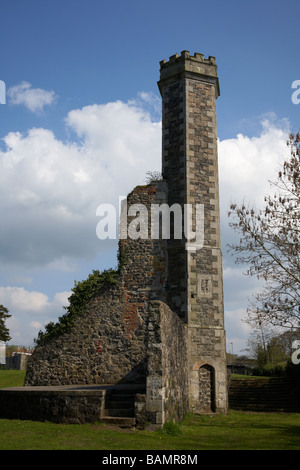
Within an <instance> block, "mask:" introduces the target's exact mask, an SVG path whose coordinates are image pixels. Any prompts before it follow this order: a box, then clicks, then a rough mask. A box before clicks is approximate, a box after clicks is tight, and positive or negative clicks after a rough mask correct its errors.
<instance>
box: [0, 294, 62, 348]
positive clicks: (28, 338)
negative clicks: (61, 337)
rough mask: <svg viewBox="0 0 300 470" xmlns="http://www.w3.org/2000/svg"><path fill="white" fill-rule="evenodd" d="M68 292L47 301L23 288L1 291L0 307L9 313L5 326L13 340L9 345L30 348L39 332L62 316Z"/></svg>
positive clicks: (43, 297)
mask: <svg viewBox="0 0 300 470" xmlns="http://www.w3.org/2000/svg"><path fill="white" fill-rule="evenodd" d="M70 295H71V291H70V292H67V291H64V292H58V293H56V294H55V295H54V297H53V299H52V300H51V299H49V297H48V296H47V295H45V294H44V293H42V292H37V291H29V290H26V289H24V288H23V287H14V286H8V287H0V299H1V300H0V303H1V304H3V305H5V307H6V308H7V309H8V310H9V315H11V317H10V318H8V319H7V320H6V322H5V324H6V326H7V328H8V329H9V332H10V336H11V337H12V341H10V343H11V344H16V343H17V344H23V345H28V346H29V345H33V339H34V338H36V337H37V334H38V331H39V330H43V329H44V326H45V325H46V324H47V323H49V322H50V321H53V322H56V321H57V319H58V317H59V316H60V315H62V314H63V313H65V311H64V309H63V307H65V306H68V304H69V301H68V298H69V297H70Z"/></svg>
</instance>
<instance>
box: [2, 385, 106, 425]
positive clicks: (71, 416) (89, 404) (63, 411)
mask: <svg viewBox="0 0 300 470" xmlns="http://www.w3.org/2000/svg"><path fill="white" fill-rule="evenodd" d="M104 400H105V390H58V389H56V388H55V387H53V389H52V390H43V389H39V387H35V389H32V388H31V387H28V388H27V387H23V388H21V387H20V388H15V389H2V390H0V418H1V419H22V420H31V421H50V422H54V423H64V424H84V423H94V422H100V421H101V415H102V408H103V406H104Z"/></svg>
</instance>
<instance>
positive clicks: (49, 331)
mask: <svg viewBox="0 0 300 470" xmlns="http://www.w3.org/2000/svg"><path fill="white" fill-rule="evenodd" d="M126 261H127V250H126V247H125V246H124V247H123V246H121V245H120V246H119V251H118V269H108V270H104V271H102V272H100V271H98V270H95V271H94V270H93V272H92V274H89V276H88V278H87V279H86V280H84V281H81V282H78V281H75V283H74V287H73V289H71V290H72V294H71V296H70V297H69V299H68V300H69V305H68V307H64V309H65V310H66V311H67V312H66V313H65V314H64V315H62V316H61V317H59V318H58V321H57V323H54V322H49V323H48V324H47V325H46V326H45V331H39V333H38V337H37V338H35V339H34V341H35V343H36V345H37V346H39V345H41V344H43V343H45V342H47V341H49V340H50V339H52V338H55V337H57V336H59V335H61V334H63V333H66V332H67V331H68V330H69V329H70V328H72V326H73V324H74V320H75V318H76V317H77V316H78V315H80V314H81V313H82V311H83V309H84V307H85V306H86V305H87V303H88V302H89V301H90V300H91V299H92V298H93V297H94V296H95V295H97V293H98V292H99V290H100V289H101V288H102V287H104V286H105V285H114V284H117V283H118V279H119V275H120V272H121V270H122V268H123V267H124V265H125V264H126Z"/></svg>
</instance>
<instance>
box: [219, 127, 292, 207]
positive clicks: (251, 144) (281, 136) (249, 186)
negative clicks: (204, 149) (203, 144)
mask: <svg viewBox="0 0 300 470" xmlns="http://www.w3.org/2000/svg"><path fill="white" fill-rule="evenodd" d="M281 125H284V127H278V125H276V124H275V123H274V122H272V120H267V119H265V120H263V121H262V122H261V126H262V131H261V134H260V135H259V136H258V137H252V138H249V137H247V136H245V135H242V134H238V135H237V137H236V138H232V139H226V140H223V141H219V143H218V144H219V145H218V147H219V150H218V151H219V173H220V192H221V204H222V206H223V208H224V207H225V205H226V204H228V203H230V202H231V201H233V200H234V201H235V202H242V200H243V198H246V200H247V201H248V202H250V203H251V202H256V203H257V205H261V202H263V198H264V196H265V194H268V193H269V192H270V184H269V180H273V181H274V180H275V179H276V177H277V170H278V169H279V166H280V164H281V163H282V162H283V159H284V157H286V156H287V154H288V149H287V145H286V141H287V138H288V132H289V131H288V128H287V122H286V121H285V120H284V121H283V122H281Z"/></svg>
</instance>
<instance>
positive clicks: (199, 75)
mask: <svg viewBox="0 0 300 470" xmlns="http://www.w3.org/2000/svg"><path fill="white" fill-rule="evenodd" d="M184 77H185V78H187V77H189V78H194V79H195V80H202V81H203V80H205V81H206V82H207V83H212V84H214V85H215V87H216V97H218V96H219V95H220V89H219V81H218V76H217V65H216V60H215V57H212V56H209V57H208V59H205V58H204V55H203V54H200V53H198V52H196V53H195V54H194V55H190V53H189V51H182V52H181V54H180V55H179V54H174V55H172V56H171V57H170V58H169V61H166V59H164V60H162V61H161V62H160V81H159V82H158V86H159V89H160V91H162V87H163V85H166V84H170V83H172V82H174V81H177V80H178V79H179V80H180V79H181V78H184Z"/></svg>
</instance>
